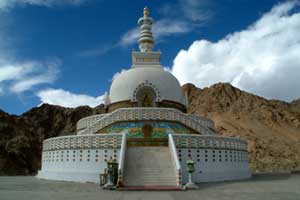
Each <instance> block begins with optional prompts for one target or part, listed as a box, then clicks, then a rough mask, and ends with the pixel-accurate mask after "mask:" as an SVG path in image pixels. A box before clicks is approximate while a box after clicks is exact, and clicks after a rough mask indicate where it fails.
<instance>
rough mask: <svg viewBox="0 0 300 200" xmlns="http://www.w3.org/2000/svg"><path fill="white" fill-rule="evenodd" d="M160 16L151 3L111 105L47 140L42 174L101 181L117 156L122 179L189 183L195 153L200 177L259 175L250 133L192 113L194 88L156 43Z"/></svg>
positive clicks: (143, 183)
mask: <svg viewBox="0 0 300 200" xmlns="http://www.w3.org/2000/svg"><path fill="white" fill-rule="evenodd" d="M152 23H153V19H152V18H151V17H149V11H148V9H147V8H145V9H144V15H143V17H141V18H140V19H139V20H138V24H139V26H140V37H139V40H138V41H139V48H140V51H133V52H132V66H131V68H130V69H129V70H127V71H126V72H123V73H121V74H120V75H119V76H118V77H117V78H115V79H114V81H113V82H112V84H111V88H110V92H109V95H107V97H106V100H105V103H106V105H105V106H106V108H107V113H106V114H101V115H93V116H89V117H86V118H83V119H81V120H79V121H78V123H77V132H76V133H74V135H73V136H61V137H55V138H49V139H46V140H44V143H43V153H42V167H41V170H40V171H39V173H38V175H37V176H38V177H39V178H44V179H51V180H64V181H78V182H95V183H99V181H100V175H101V177H104V174H105V171H106V167H107V161H108V160H109V159H114V160H115V161H116V162H117V163H118V186H119V187H130V186H161V187H166V186H168V187H181V186H182V185H183V184H185V183H187V181H188V172H187V166H186V162H187V160H193V161H194V163H195V172H194V174H193V181H194V182H196V183H199V182H211V181H224V180H235V179H245V178H249V177H250V176H251V174H250V172H249V169H248V152H247V143H246V141H244V140H241V139H239V138H232V137H221V136H219V135H217V134H216V133H215V127H214V122H213V121H212V120H210V119H207V118H204V117H201V116H197V115H192V114H188V113H186V110H187V106H188V102H187V97H186V95H185V94H184V93H183V91H182V89H181V86H180V84H179V82H178V80H177V79H176V77H174V76H173V75H172V74H171V73H169V72H167V71H165V70H164V69H163V68H162V66H161V64H160V59H161V53H160V52H159V51H153V45H154V40H153V36H152V30H151V29H152Z"/></svg>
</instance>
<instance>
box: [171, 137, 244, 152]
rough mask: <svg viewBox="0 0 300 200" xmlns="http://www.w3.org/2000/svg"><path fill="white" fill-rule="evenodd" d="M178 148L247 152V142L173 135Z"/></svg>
mask: <svg viewBox="0 0 300 200" xmlns="http://www.w3.org/2000/svg"><path fill="white" fill-rule="evenodd" d="M172 138H173V140H174V144H175V146H176V148H211V149H235V150H242V151H247V149H248V146H247V145H248V143H247V141H246V140H242V139H240V138H235V137H225V136H219V135H215V136H214V135H196V134H173V135H172Z"/></svg>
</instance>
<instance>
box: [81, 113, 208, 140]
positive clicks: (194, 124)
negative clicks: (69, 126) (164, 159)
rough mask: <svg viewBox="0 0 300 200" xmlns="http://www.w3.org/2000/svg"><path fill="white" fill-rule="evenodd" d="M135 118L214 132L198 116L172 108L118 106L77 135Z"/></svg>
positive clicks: (205, 133) (204, 131)
mask: <svg viewBox="0 0 300 200" xmlns="http://www.w3.org/2000/svg"><path fill="white" fill-rule="evenodd" d="M136 120H168V121H174V122H180V123H182V124H184V125H185V126H187V127H190V128H191V129H194V130H196V131H197V132H199V133H201V134H203V135H211V134H214V132H213V131H212V130H210V129H209V128H208V126H206V125H204V124H207V123H206V122H202V123H200V120H199V119H198V118H197V119H195V118H193V117H191V116H189V115H188V114H185V113H182V112H180V111H178V110H176V109H173V108H120V109H118V110H115V111H113V112H112V113H109V114H107V115H105V116H103V117H102V118H101V119H99V120H97V121H95V123H93V124H92V125H91V126H89V127H87V128H86V129H84V130H83V131H81V132H78V135H85V134H94V133H96V132H97V131H99V130H101V129H103V128H104V127H106V126H109V125H111V124H113V123H115V122H119V121H136Z"/></svg>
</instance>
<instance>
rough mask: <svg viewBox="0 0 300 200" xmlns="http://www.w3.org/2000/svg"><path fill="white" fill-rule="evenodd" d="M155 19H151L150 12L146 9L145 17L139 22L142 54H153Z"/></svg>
mask: <svg viewBox="0 0 300 200" xmlns="http://www.w3.org/2000/svg"><path fill="white" fill-rule="evenodd" d="M152 23H153V19H152V18H151V17H149V10H148V8H147V7H145V8H144V16H143V17H141V18H140V19H139V20H138V24H139V26H140V38H139V48H140V51H141V52H151V51H152V48H153V44H154V40H153V36H152V31H151V29H152Z"/></svg>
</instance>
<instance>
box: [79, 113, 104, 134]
mask: <svg viewBox="0 0 300 200" xmlns="http://www.w3.org/2000/svg"><path fill="white" fill-rule="evenodd" d="M106 115H107V113H105V114H98V115H92V116H88V117H85V118H82V119H80V120H79V121H78V122H77V126H76V130H77V131H80V130H83V129H85V128H87V127H89V126H91V125H92V124H94V123H95V122H96V121H98V120H99V119H101V118H102V117H104V116H106Z"/></svg>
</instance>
